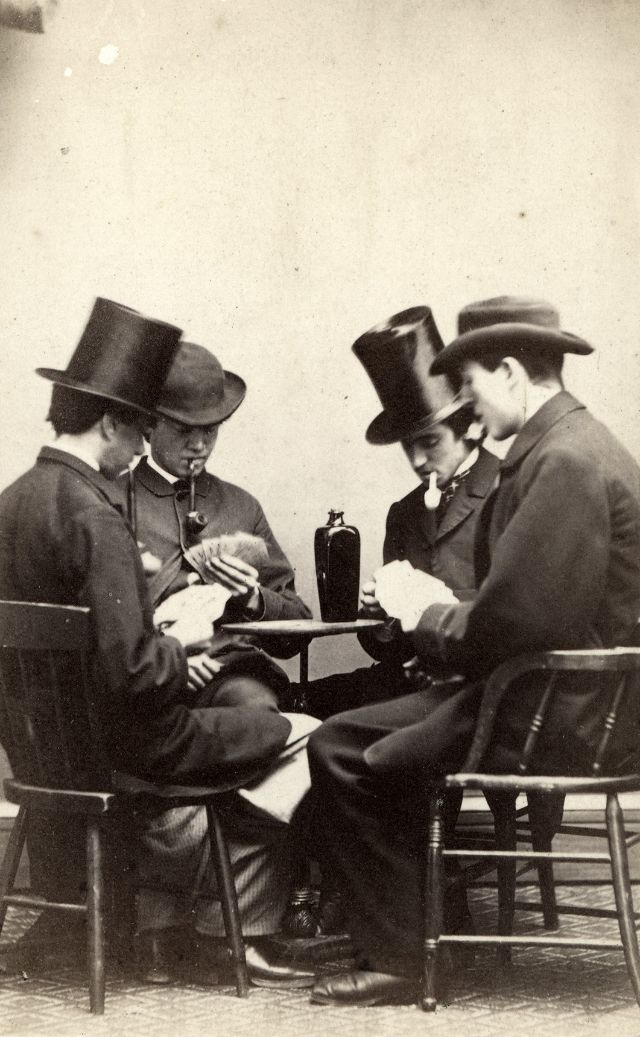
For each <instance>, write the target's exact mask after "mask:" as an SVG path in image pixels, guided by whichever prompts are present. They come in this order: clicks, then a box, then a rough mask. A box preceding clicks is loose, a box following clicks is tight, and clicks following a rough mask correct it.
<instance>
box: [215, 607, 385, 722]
mask: <svg viewBox="0 0 640 1037" xmlns="http://www.w3.org/2000/svg"><path fill="white" fill-rule="evenodd" d="M383 623H384V620H382V619H352V620H349V621H347V622H344V623H325V622H324V621H323V620H321V619H264V620H259V619H257V620H252V621H249V622H247V623H224V624H223V625H222V629H223V630H228V631H229V632H230V633H234V634H254V635H256V636H259V637H264V638H269V636H271V637H295V638H297V639H299V640H300V695H299V697H298V699H297V700H296V702H295V705H294V709H296V710H297V711H298V712H302V711H303V710H304V688H305V686H306V684H307V683H308V681H309V645H310V644H311V642H312V641H313V640H314V638H316V637H335V636H336V635H337V634H357V633H358V632H359V631H360V630H368V629H371V628H372V627H379V626H382V625H383Z"/></svg>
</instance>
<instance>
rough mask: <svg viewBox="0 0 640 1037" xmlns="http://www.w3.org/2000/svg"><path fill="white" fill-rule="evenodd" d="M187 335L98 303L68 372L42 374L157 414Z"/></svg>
mask: <svg viewBox="0 0 640 1037" xmlns="http://www.w3.org/2000/svg"><path fill="white" fill-rule="evenodd" d="M181 334H182V329H181V328H176V327H174V326H173V325H172V324H165V323H164V321H160V320H155V319H154V318H153V317H145V316H143V315H142V314H141V313H138V311H137V310H132V309H130V308H129V307H128V306H122V305H121V304H120V303H117V302H112V301H111V299H102V298H97V299H96V301H95V303H94V306H93V310H92V311H91V316H90V317H89V320H88V322H87V326H86V327H85V329H84V331H83V333H82V336H81V338H80V341H79V343H78V345H77V346H76V349H75V352H74V354H73V356H72V357H71V360H70V361H69V365H68V367H67V369H66V371H57V370H56V369H55V368H52V367H38V368H37V371H36V373H37V374H39V375H42V377H43V378H48V379H49V381H51V382H56V383H57V384H58V385H65V386H67V387H68V388H70V389H77V390H78V392H84V393H91V394H92V395H93V396H101V397H103V398H104V399H105V400H113V401H114V402H115V403H121V404H124V405H125V406H127V407H132V408H133V409H134V410H137V411H142V412H143V413H145V414H155V406H156V403H157V401H158V398H159V396H160V391H161V389H162V386H163V384H164V381H165V378H166V377H167V374H168V371H169V368H170V367H171V363H172V361H173V358H174V356H175V353H176V350H177V348H178V344H179V341H180V336H181Z"/></svg>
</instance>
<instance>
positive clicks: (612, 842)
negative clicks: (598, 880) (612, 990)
mask: <svg viewBox="0 0 640 1037" xmlns="http://www.w3.org/2000/svg"><path fill="white" fill-rule="evenodd" d="M606 819H607V836H608V839H609V852H610V854H611V874H612V877H613V889H614V893H615V898H616V908H617V911H618V925H619V926H620V937H621V939H622V946H623V949H624V957H625V961H626V963H627V971H628V973H629V979H630V980H631V984H632V986H633V991H634V993H635V995H636V1001H637V1002H638V1005H640V952H639V951H638V936H637V933H636V926H635V919H634V911H633V896H632V893H631V883H630V881H629V859H628V856H627V844H626V839H625V831H624V818H623V814H622V810H621V808H620V803H619V801H618V797H617V796H616V795H615V793H610V794H609V795H608V796H607V809H606Z"/></svg>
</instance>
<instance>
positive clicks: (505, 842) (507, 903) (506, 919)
mask: <svg viewBox="0 0 640 1037" xmlns="http://www.w3.org/2000/svg"><path fill="white" fill-rule="evenodd" d="M489 806H490V807H491V810H492V811H493V819H494V826H495V834H496V848H497V849H498V850H515V849H516V846H517V835H516V797H515V796H514V795H512V794H511V793H505V794H501V793H495V794H494V795H492V796H491V799H490V801H489ZM497 873H498V935H499V936H511V935H512V933H513V917H514V914H515V900H516V862H515V860H513V859H511V860H503V861H499V862H498V865H497ZM510 964H511V947H510V946H509V945H508V944H498V945H497V947H496V966H497V968H498V972H500V971H501V970H502V969H506V968H508V967H509V965H510Z"/></svg>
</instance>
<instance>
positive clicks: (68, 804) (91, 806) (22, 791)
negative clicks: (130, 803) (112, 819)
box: [4, 778, 118, 815]
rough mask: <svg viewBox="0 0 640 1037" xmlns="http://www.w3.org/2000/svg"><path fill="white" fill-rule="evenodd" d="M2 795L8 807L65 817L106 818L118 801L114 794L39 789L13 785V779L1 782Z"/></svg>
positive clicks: (14, 782)
mask: <svg viewBox="0 0 640 1037" xmlns="http://www.w3.org/2000/svg"><path fill="white" fill-rule="evenodd" d="M4 794H5V796H6V798H7V799H8V800H9V802H10V803H16V804H17V805H18V806H28V807H29V808H32V809H34V810H49V811H55V812H56V813H58V812H60V811H62V812H63V813H68V814H94V815H100V814H108V813H110V812H112V811H113V810H114V809H115V808H116V807H117V801H118V797H117V795H116V794H115V793H114V792H101V791H96V792H79V791H77V790H76V789H52V788H41V787H40V786H37V785H27V784H26V783H25V782H22V781H17V780H16V778H5V780H4Z"/></svg>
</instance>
